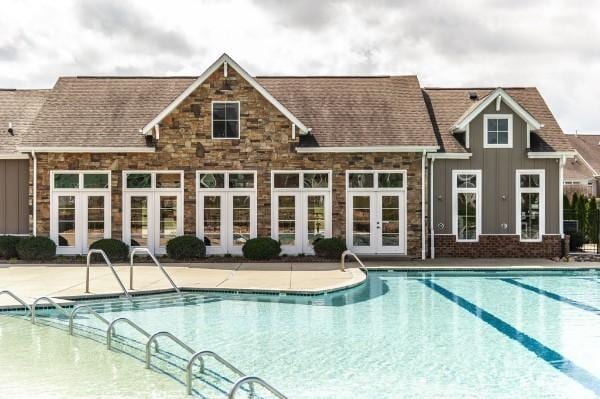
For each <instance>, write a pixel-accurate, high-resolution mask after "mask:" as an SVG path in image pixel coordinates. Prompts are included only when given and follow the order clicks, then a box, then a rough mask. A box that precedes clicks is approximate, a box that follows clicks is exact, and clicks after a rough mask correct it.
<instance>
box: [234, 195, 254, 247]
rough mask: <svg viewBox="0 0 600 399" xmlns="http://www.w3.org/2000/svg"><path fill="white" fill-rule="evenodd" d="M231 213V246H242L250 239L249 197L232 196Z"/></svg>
mask: <svg viewBox="0 0 600 399" xmlns="http://www.w3.org/2000/svg"><path fill="white" fill-rule="evenodd" d="M232 213H233V214H232V222H233V232H232V234H233V245H235V246H242V245H244V244H245V243H246V241H248V240H249V239H250V197H249V196H247V195H236V196H234V197H233V210H232Z"/></svg>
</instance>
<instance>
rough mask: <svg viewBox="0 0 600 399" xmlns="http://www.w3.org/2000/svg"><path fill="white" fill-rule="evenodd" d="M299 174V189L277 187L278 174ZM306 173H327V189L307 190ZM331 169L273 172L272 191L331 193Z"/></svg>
mask: <svg viewBox="0 0 600 399" xmlns="http://www.w3.org/2000/svg"><path fill="white" fill-rule="evenodd" d="M295 173H298V174H299V175H300V176H299V179H300V182H299V187H286V188H277V187H275V175H276V174H295ZM306 173H327V179H328V180H327V183H328V185H327V187H316V188H306V187H304V174H306ZM331 186H332V184H331V169H329V170H316V169H315V170H310V169H294V170H272V171H271V191H329V192H331Z"/></svg>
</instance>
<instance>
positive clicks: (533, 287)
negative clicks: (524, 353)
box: [500, 278, 600, 316]
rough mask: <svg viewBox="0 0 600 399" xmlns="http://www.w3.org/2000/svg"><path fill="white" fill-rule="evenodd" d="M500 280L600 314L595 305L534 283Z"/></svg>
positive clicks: (510, 279)
mask: <svg viewBox="0 0 600 399" xmlns="http://www.w3.org/2000/svg"><path fill="white" fill-rule="evenodd" d="M500 280H502V281H504V282H505V283H508V284H512V285H514V286H516V287H519V288H522V289H524V290H527V291H531V292H535V293H536V294H539V295H543V296H545V297H547V298H550V299H553V300H555V301H558V302H562V303H566V304H568V305H571V306H573V307H576V308H577V309H581V310H585V311H586V312H590V313H594V314H595V315H597V316H600V309H598V308H596V307H594V306H591V305H587V304H585V303H582V302H579V301H575V300H573V299H570V298H567V297H564V296H562V295H559V294H557V293H554V292H552V291H548V290H544V289H542V288H538V287H535V286H533V285H529V284H525V283H522V282H520V281H517V280H515V279H512V278H501V279H500Z"/></svg>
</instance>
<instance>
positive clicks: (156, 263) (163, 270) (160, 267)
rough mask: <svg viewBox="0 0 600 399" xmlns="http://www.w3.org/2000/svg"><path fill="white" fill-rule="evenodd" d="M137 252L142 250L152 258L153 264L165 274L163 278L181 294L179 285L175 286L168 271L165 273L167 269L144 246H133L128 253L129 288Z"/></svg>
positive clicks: (130, 287)
mask: <svg viewBox="0 0 600 399" xmlns="http://www.w3.org/2000/svg"><path fill="white" fill-rule="evenodd" d="M139 252H144V253H146V254H148V256H150V258H151V259H152V261H153V262H154V264H155V265H156V266H157V267H158V269H159V270H160V271H161V272H162V274H164V275H165V278H166V279H167V280H168V281H169V283H170V284H171V286H172V287H173V288H174V289H175V291H177V293H178V294H179V295H181V291H180V290H179V287H177V285H176V284H175V282H173V279H172V278H171V276H169V273H167V271H166V270H165V269H164V268H163V266H162V265H161V264H160V262H159V261H158V259H156V257H155V256H154V254H152V252H150V250H149V249H148V248H146V247H137V248H133V249H132V250H131V254H130V255H129V259H130V260H129V289H130V290H132V289H133V258H134V256H135V255H136V254H137V253H139Z"/></svg>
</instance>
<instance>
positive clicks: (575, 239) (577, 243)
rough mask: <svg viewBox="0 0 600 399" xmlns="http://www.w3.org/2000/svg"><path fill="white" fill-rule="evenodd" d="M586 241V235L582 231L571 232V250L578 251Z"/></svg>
mask: <svg viewBox="0 0 600 399" xmlns="http://www.w3.org/2000/svg"><path fill="white" fill-rule="evenodd" d="M584 243H585V235H584V234H583V233H582V232H581V231H574V232H573V233H571V237H570V239H569V250H571V251H576V250H578V249H579V248H581V246H582V245H583V244H584Z"/></svg>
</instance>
